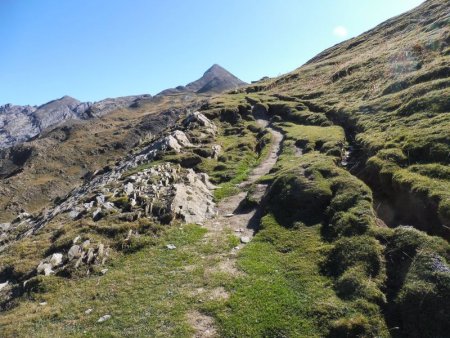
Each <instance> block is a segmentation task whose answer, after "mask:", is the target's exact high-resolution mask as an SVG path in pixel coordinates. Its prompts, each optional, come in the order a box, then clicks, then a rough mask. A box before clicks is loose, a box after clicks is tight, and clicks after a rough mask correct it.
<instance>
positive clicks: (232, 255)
mask: <svg viewBox="0 0 450 338" xmlns="http://www.w3.org/2000/svg"><path fill="white" fill-rule="evenodd" d="M257 123H258V124H259V126H261V127H263V128H266V130H267V131H269V132H270V133H271V134H272V143H271V146H270V151H269V154H268V156H267V157H266V158H265V159H264V160H263V161H262V162H261V163H260V164H259V165H258V166H257V167H256V168H255V169H253V170H252V172H251V173H250V175H249V177H248V178H247V180H245V181H244V182H242V183H241V184H239V187H240V188H241V189H243V190H245V188H248V187H250V186H251V185H252V184H254V183H255V182H256V181H257V180H258V179H259V178H260V177H261V176H263V175H266V174H268V173H269V172H270V170H271V169H272V168H273V166H274V165H275V163H276V162H277V160H278V153H279V150H280V146H281V142H282V140H283V135H282V134H281V133H280V132H278V131H276V130H274V129H272V128H270V127H269V126H268V121H267V120H264V119H258V120H257ZM267 187H268V185H267V184H257V185H256V186H255V189H254V190H253V192H252V198H253V199H254V200H257V201H261V200H262V198H263V196H264V194H265V192H266V190H267ZM246 195H247V192H246V191H241V192H240V193H238V194H236V195H234V196H230V197H228V198H225V199H223V200H222V201H220V202H219V203H218V205H217V211H218V214H217V216H216V217H215V218H213V219H210V220H207V221H205V223H204V224H203V226H204V227H205V228H206V229H208V233H207V234H206V235H205V238H204V241H205V242H209V243H220V242H221V241H224V240H225V239H226V238H227V234H229V233H230V231H231V232H234V233H235V235H236V236H237V237H238V238H239V239H240V244H239V245H238V246H236V247H235V248H233V249H232V250H231V251H230V252H228V253H225V254H220V255H210V257H205V258H206V259H208V260H214V261H215V262H216V263H215V264H214V265H213V266H212V267H211V268H210V269H209V270H207V271H205V274H209V273H215V272H224V273H227V274H230V275H233V276H236V275H238V274H240V273H242V272H240V271H239V270H238V269H237V268H236V256H237V253H238V251H239V250H240V249H241V248H242V247H243V246H245V245H246V244H247V243H248V242H249V241H251V239H252V238H253V236H254V234H255V231H256V229H257V226H258V223H259V220H260V218H261V216H262V211H263V210H262V209H263V208H262V207H261V206H260V205H258V207H256V208H253V209H251V210H250V209H248V210H245V209H242V208H241V204H242V202H243V201H244V199H245V197H246ZM197 291H198V292H199V293H202V294H204V293H205V292H206V293H209V294H210V296H212V297H214V295H215V294H218V295H219V296H220V298H228V297H229V295H228V294H227V293H226V291H225V290H219V291H220V292H219V291H218V290H216V289H212V290H207V287H206V288H201V290H200V289H199V290H197ZM188 321H189V323H190V324H191V325H192V327H193V328H194V330H195V334H194V337H198V338H200V337H203V338H205V337H215V336H216V330H215V329H214V326H213V319H212V318H209V317H207V316H205V315H203V314H202V315H200V314H199V313H198V312H195V311H194V312H191V313H189V314H188Z"/></svg>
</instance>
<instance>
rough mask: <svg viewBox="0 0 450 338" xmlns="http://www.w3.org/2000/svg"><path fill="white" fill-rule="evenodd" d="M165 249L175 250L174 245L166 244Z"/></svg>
mask: <svg viewBox="0 0 450 338" xmlns="http://www.w3.org/2000/svg"><path fill="white" fill-rule="evenodd" d="M166 248H167V249H169V250H175V249H176V248H177V247H176V246H175V245H173V244H167V245H166Z"/></svg>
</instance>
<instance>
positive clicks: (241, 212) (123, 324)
mask: <svg viewBox="0 0 450 338" xmlns="http://www.w3.org/2000/svg"><path fill="white" fill-rule="evenodd" d="M449 86H450V7H449V4H448V1H444V0H428V1H425V2H424V3H423V4H422V5H420V6H419V7H417V8H416V9H414V10H412V11H410V12H407V13H405V14H402V15H400V16H397V17H395V18H392V19H390V20H388V21H386V22H384V23H382V24H380V25H378V26H377V27H375V28H374V29H372V30H370V31H367V32H366V33H364V34H362V35H360V36H357V37H355V38H352V39H350V40H347V41H344V42H342V43H340V44H338V45H336V46H333V47H331V48H329V49H327V50H325V51H323V52H322V53H320V54H319V55H317V56H316V57H314V58H312V59H311V60H310V61H308V62H307V63H306V64H305V65H303V66H301V67H299V68H298V69H295V70H293V71H292V72H290V73H288V74H285V75H281V76H279V77H276V78H267V77H265V78H263V79H261V80H260V81H256V82H253V83H251V84H245V83H243V82H242V81H240V80H239V79H237V78H236V77H235V76H233V75H231V74H230V73H228V72H227V71H226V70H224V69H223V68H221V67H220V66H218V65H214V66H213V67H211V68H210V69H209V70H208V71H207V72H206V73H205V74H204V75H203V77H202V78H200V79H199V80H197V81H194V82H191V83H190V84H188V85H186V86H180V87H177V88H175V89H168V90H166V91H163V92H161V93H160V94H158V95H155V96H150V95H138V96H131V97H122V98H115V99H114V98H112V99H106V100H103V101H100V102H97V103H82V102H79V101H77V100H75V99H73V98H70V97H63V98H61V99H58V100H55V101H52V102H49V103H48V104H45V105H43V106H40V107H31V106H13V105H5V106H3V107H1V108H0V121H1V122H0V123H1V125H0V133H1V134H0V135H1V137H2V139H1V140H2V141H1V142H2V148H4V149H3V150H2V151H1V152H0V210H1V212H0V311H1V315H0V336H2V337H3V336H4V337H31V336H38V337H41V336H42V337H61V336H64V337H65V336H74V337H78V336H85V335H87V336H92V337H97V336H112V337H122V336H130V337H141V336H146V337H148V336H150V337H448V336H449V332H450V245H449V240H450V230H449V229H450V169H449V168H450V167H449V165H450V104H449V103H450V87H449Z"/></svg>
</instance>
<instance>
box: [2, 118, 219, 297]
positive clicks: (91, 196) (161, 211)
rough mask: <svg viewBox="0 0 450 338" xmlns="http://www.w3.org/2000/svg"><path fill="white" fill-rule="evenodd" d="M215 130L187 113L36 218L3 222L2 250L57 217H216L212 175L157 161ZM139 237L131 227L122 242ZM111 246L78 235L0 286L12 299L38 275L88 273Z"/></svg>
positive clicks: (160, 219)
mask: <svg viewBox="0 0 450 338" xmlns="http://www.w3.org/2000/svg"><path fill="white" fill-rule="evenodd" d="M199 131H200V133H198V132H199ZM216 132H217V127H216V126H215V125H214V123H212V122H211V121H210V120H209V119H208V118H206V117H205V116H204V115H203V114H201V113H198V112H194V113H189V114H187V116H186V117H185V118H184V119H183V120H181V121H180V123H178V124H177V125H176V126H175V127H173V128H172V130H170V131H168V132H166V133H164V134H162V135H163V136H161V137H159V138H157V139H155V140H154V141H152V142H150V143H149V144H147V145H145V146H143V147H142V148H140V149H139V150H138V151H136V152H135V153H134V154H132V155H129V156H128V157H127V158H126V159H124V160H123V161H121V162H119V163H118V164H117V166H116V167H114V168H109V169H108V170H103V171H102V172H97V173H94V175H93V177H92V179H91V181H90V182H88V183H86V184H85V185H83V186H81V187H79V188H77V189H75V190H74V191H72V192H71V193H70V194H69V195H68V196H67V197H66V198H65V199H63V200H62V201H60V202H59V204H57V205H55V206H54V207H52V208H50V209H48V210H45V211H44V212H42V213H41V214H40V215H37V216H32V215H30V214H28V213H25V212H24V213H21V214H20V215H19V216H18V217H17V218H16V219H15V220H14V221H13V222H12V223H4V224H1V225H0V227H1V230H2V232H1V235H0V236H1V237H0V241H1V251H4V250H5V249H6V248H7V247H8V246H9V245H10V244H11V243H15V242H16V241H18V240H23V239H24V238H27V237H30V236H33V235H35V234H36V233H37V232H38V231H39V230H41V229H43V228H45V227H46V226H47V225H48V224H49V223H50V222H52V221H53V220H55V219H58V222H70V221H75V220H90V221H92V222H94V223H95V222H98V221H100V220H107V221H108V222H113V223H114V222H133V221H137V220H139V219H146V220H148V221H154V222H158V223H162V224H167V223H171V222H172V221H173V220H178V221H180V222H183V223H200V222H203V221H204V220H206V219H208V218H211V217H213V216H215V214H216V208H215V203H214V202H213V195H212V190H213V189H214V188H215V186H214V185H213V184H211V183H210V182H209V177H208V175H207V174H205V173H196V172H194V171H193V170H192V169H190V168H184V167H182V166H180V164H174V163H169V162H162V161H158V156H161V155H162V154H164V153H169V152H172V153H174V154H181V153H182V152H183V151H185V150H186V149H192V148H196V147H199V145H198V144H195V143H192V142H191V141H190V139H194V138H193V137H191V133H196V138H195V140H196V141H197V142H201V139H202V138H210V137H214V135H215V133H216ZM218 151H220V147H218V146H217V145H213V146H212V151H211V154H212V156H217V155H218V154H217V152H218ZM136 236H139V233H138V231H133V230H129V232H128V234H127V237H126V238H125V240H124V243H126V242H127V241H130V240H131V238H132V237H136ZM110 250H111V248H110V247H109V246H106V245H105V244H104V243H102V242H99V241H96V242H95V241H91V240H89V239H84V240H81V236H80V235H77V236H76V237H74V238H73V240H72V244H71V245H70V246H68V247H67V248H66V249H65V250H63V251H58V252H53V253H52V254H50V255H49V256H47V257H46V258H45V259H43V260H42V261H41V262H40V263H39V265H38V266H37V267H36V268H35V269H34V270H33V271H28V273H26V274H24V275H23V276H22V278H18V279H17V280H15V282H16V284H14V281H10V280H6V281H5V282H4V283H3V284H2V286H1V288H2V289H4V292H3V293H4V295H6V298H8V297H12V296H13V295H14V294H15V293H20V292H18V291H17V289H24V288H25V287H26V284H27V281H28V280H29V279H30V278H33V276H34V275H36V274H38V275H39V274H42V275H45V276H48V275H51V274H63V275H64V274H67V273H68V271H72V270H77V269H79V268H80V267H82V266H85V267H86V268H87V271H88V273H89V271H91V268H89V267H91V266H99V267H101V266H102V265H103V264H104V263H105V262H106V260H107V259H108V257H109V254H110ZM100 271H104V269H101V270H100ZM3 274H4V271H3V272H2V275H3ZM25 277H27V279H25V280H24V278H25ZM19 282H20V283H19ZM18 283H19V284H18ZM14 290H16V291H14ZM0 291H1V290H0ZM2 303H5V301H3V302H2Z"/></svg>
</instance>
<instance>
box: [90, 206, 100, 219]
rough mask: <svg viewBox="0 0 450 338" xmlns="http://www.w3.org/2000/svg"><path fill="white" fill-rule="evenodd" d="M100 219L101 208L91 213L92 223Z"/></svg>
mask: <svg viewBox="0 0 450 338" xmlns="http://www.w3.org/2000/svg"><path fill="white" fill-rule="evenodd" d="M101 218H102V209H101V208H97V210H95V211H94V212H93V213H92V219H93V220H94V221H98V220H99V219H101Z"/></svg>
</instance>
